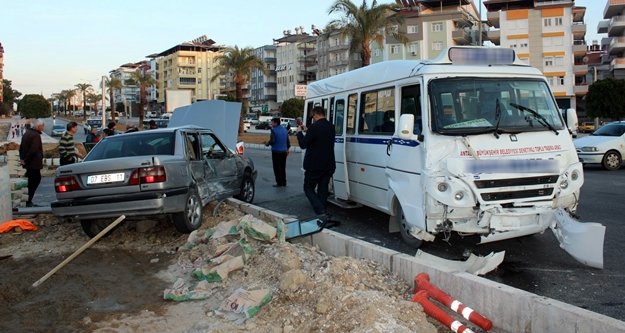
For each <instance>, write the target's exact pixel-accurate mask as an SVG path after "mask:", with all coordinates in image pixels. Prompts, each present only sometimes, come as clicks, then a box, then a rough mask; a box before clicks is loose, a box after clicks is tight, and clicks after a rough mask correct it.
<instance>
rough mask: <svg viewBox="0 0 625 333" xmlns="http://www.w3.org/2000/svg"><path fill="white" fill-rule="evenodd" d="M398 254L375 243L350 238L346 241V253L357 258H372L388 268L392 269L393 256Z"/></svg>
mask: <svg viewBox="0 0 625 333" xmlns="http://www.w3.org/2000/svg"><path fill="white" fill-rule="evenodd" d="M397 254H399V252H397V251H393V250H390V249H387V248H381V247H379V246H377V245H375V244H371V243H369V242H366V241H363V240H360V239H356V238H352V239H350V240H348V241H347V255H348V256H349V257H352V258H357V259H367V260H372V261H375V262H377V263H378V264H380V265H381V266H383V267H384V268H386V269H388V270H389V271H390V270H391V269H392V264H393V256H395V255H397Z"/></svg>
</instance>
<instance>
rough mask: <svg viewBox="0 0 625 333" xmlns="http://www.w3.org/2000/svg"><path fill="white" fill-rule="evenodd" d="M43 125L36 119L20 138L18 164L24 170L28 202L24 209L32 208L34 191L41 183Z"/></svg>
mask: <svg viewBox="0 0 625 333" xmlns="http://www.w3.org/2000/svg"><path fill="white" fill-rule="evenodd" d="M43 127H44V123H43V121H42V120H40V119H36V120H35V121H34V123H33V125H32V127H30V126H29V127H28V128H27V129H26V133H24V135H23V136H22V141H21V143H20V150H19V153H20V164H21V165H22V166H23V167H24V169H26V178H28V201H26V207H33V206H35V205H34V204H33V197H34V196H35V191H37V187H39V183H41V169H43V144H42V142H41V133H42V132H43Z"/></svg>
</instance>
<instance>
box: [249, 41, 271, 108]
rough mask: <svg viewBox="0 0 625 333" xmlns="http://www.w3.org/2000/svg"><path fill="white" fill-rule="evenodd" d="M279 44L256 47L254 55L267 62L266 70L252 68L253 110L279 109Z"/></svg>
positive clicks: (250, 88)
mask: <svg viewBox="0 0 625 333" xmlns="http://www.w3.org/2000/svg"><path fill="white" fill-rule="evenodd" d="M276 52H277V46H275V45H265V46H261V47H257V48H255V49H254V55H255V56H256V57H258V58H259V59H261V60H262V61H263V62H264V63H265V70H266V72H265V73H263V72H262V71H260V70H258V69H254V70H252V73H251V75H250V80H249V105H250V108H251V109H252V110H253V111H260V112H263V113H267V112H269V111H275V110H277V109H278V103H277V98H278V95H277V94H278V92H277V87H278V84H277V76H276V65H277V58H276V57H277V56H276Z"/></svg>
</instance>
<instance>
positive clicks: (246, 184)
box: [234, 174, 256, 203]
mask: <svg viewBox="0 0 625 333" xmlns="http://www.w3.org/2000/svg"><path fill="white" fill-rule="evenodd" d="M255 193H256V187H255V185H254V179H253V178H252V176H250V175H249V174H246V175H245V177H243V182H242V183H241V189H240V190H239V194H237V195H235V196H234V197H235V198H236V199H239V200H241V201H245V202H247V203H252V201H253V200H254V194H255Z"/></svg>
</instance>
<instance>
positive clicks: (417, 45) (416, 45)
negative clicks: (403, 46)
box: [410, 43, 419, 55]
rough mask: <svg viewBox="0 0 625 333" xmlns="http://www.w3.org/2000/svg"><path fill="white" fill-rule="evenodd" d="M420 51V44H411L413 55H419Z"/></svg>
mask: <svg viewBox="0 0 625 333" xmlns="http://www.w3.org/2000/svg"><path fill="white" fill-rule="evenodd" d="M418 51H419V44H417V43H414V44H410V53H411V54H412V55H417V52H418Z"/></svg>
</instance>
